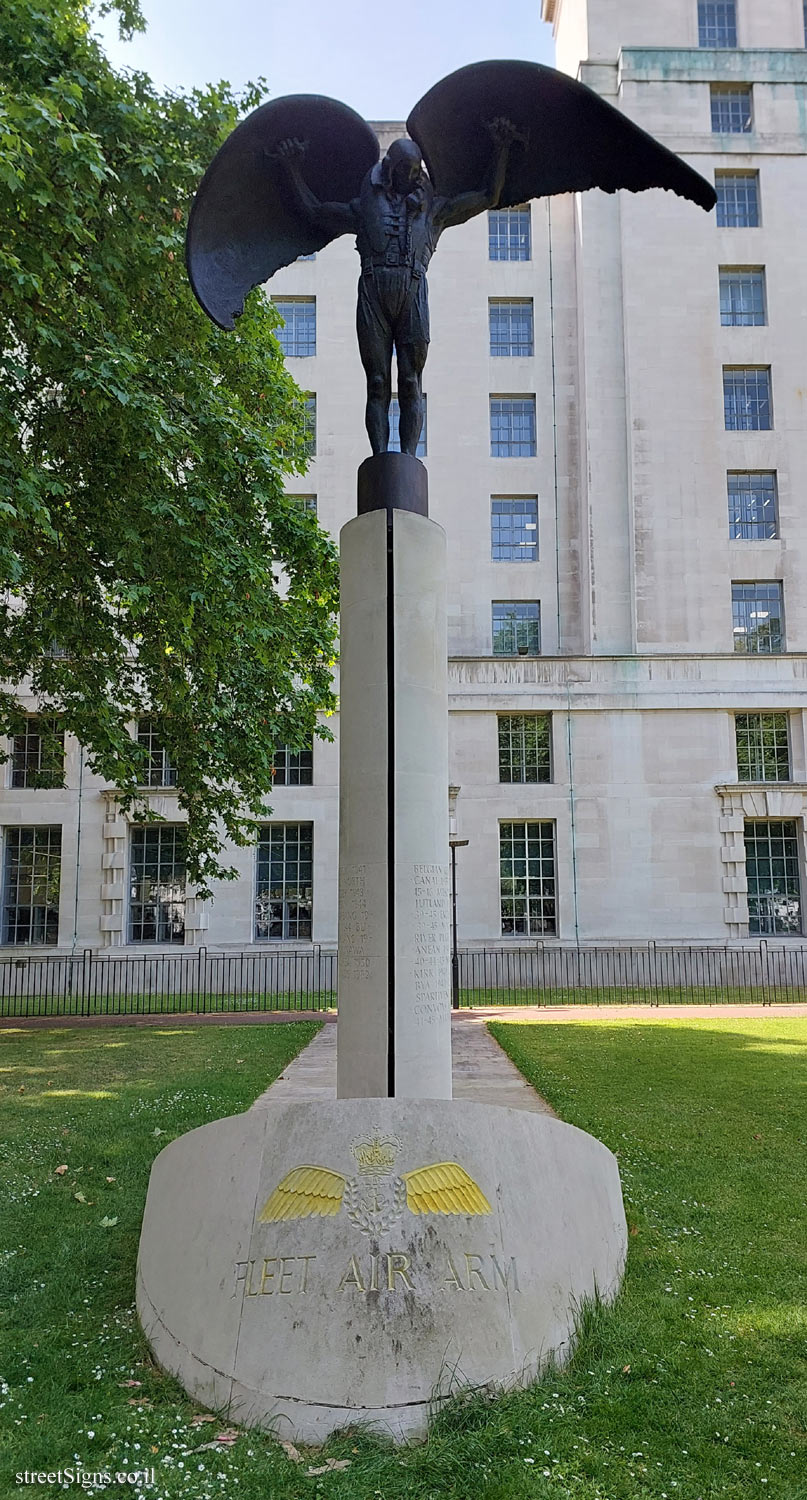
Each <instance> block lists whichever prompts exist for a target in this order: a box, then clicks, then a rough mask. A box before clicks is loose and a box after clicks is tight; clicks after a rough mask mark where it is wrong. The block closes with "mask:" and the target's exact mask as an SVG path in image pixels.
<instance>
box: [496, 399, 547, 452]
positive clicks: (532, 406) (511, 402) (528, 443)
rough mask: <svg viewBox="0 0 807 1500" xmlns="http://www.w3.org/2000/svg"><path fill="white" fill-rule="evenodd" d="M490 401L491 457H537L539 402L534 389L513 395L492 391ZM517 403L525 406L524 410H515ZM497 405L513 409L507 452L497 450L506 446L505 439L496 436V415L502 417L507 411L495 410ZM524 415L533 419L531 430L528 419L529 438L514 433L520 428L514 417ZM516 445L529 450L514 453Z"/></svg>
mask: <svg viewBox="0 0 807 1500" xmlns="http://www.w3.org/2000/svg"><path fill="white" fill-rule="evenodd" d="M488 403H489V405H488V412H489V422H490V456H491V458H517V459H520V458H537V456H538V412H537V402H536V397H535V393H534V392H533V391H525V392H524V393H523V394H520V395H512V396H511V395H495V394H493V393H491V394H490V396H489V397H488ZM516 405H518V406H519V407H523V408H524V410H523V411H516V410H515V407H516ZM495 406H496V407H500V408H504V407H506V406H509V407H511V408H512V411H511V414H510V422H509V438H508V440H507V446H508V451H507V452H506V453H503V452H501V451H499V452H497V449H501V448H503V447H504V439H503V438H501V437H496V436H495V428H494V417H499V418H501V417H502V416H504V414H505V413H504V411H503V410H499V411H494V407H495ZM524 415H526V416H527V417H528V418H529V417H530V416H531V419H532V427H531V431H530V424H529V421H528V424H527V431H528V436H527V438H526V439H521V438H516V437H515V436H514V434H515V433H516V432H517V431H518V428H517V427H516V426H515V425H514V419H515V418H517V417H520V416H522V417H523V416H524ZM514 447H515V448H519V449H523V448H526V449H527V452H526V453H524V452H518V453H514V452H512V449H513V448H514Z"/></svg>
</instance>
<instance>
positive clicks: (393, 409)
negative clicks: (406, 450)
mask: <svg viewBox="0 0 807 1500" xmlns="http://www.w3.org/2000/svg"><path fill="white" fill-rule="evenodd" d="M428 413H429V402H428V397H427V395H426V392H425V391H424V392H423V421H422V423H421V427H420V436H419V438H418V443H417V448H416V449H415V458H428V456H429V440H428ZM400 451H401V403H400V401H399V400H398V392H397V391H393V393H392V395H391V396H390V403H389V435H388V437H387V452H388V453H400Z"/></svg>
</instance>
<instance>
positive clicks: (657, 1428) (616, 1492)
mask: <svg viewBox="0 0 807 1500" xmlns="http://www.w3.org/2000/svg"><path fill="white" fill-rule="evenodd" d="M315 1029H316V1028H315V1027H314V1026H311V1025H293V1026H267V1027H265V1028H264V1027H250V1028H249V1029H248V1030H247V1029H246V1028H244V1029H241V1028H237V1027H221V1028H218V1027H210V1026H208V1027H204V1028H203V1027H199V1028H193V1027H190V1028H184V1029H183V1030H182V1031H175V1032H172V1031H171V1029H170V1023H166V1026H165V1027H164V1028H160V1030H159V1031H153V1030H149V1031H148V1032H140V1031H128V1030H123V1029H121V1030H120V1031H110V1030H109V1029H104V1030H103V1031H100V1030H99V1031H92V1030H89V1029H87V1030H78V1029H77V1030H75V1031H63V1030H61V1031H57V1032H53V1031H52V1032H36V1033H23V1032H13V1031H7V1032H5V1033H4V1034H0V1042H2V1047H0V1054H2V1055H0V1068H2V1071H0V1080H2V1082H3V1084H4V1085H5V1087H4V1091H3V1102H2V1116H3V1118H2V1129H0V1137H1V1138H2V1140H3V1142H4V1144H3V1146H2V1148H0V1150H1V1151H2V1162H3V1190H4V1205H3V1212H2V1221H1V1222H2V1226H3V1227H2V1234H1V1235H0V1244H2V1252H0V1264H2V1276H3V1281H4V1288H3V1290H2V1293H1V1294H0V1374H2V1376H3V1377H4V1379H5V1382H7V1386H8V1389H7V1390H6V1389H5V1388H3V1390H2V1393H0V1402H2V1403H4V1404H3V1407H2V1412H0V1500H6V1497H7V1496H8V1497H10V1496H12V1495H20V1494H24V1493H26V1492H27V1491H26V1490H25V1489H23V1488H22V1487H20V1486H18V1485H16V1484H15V1482H14V1475H15V1473H16V1472H18V1471H22V1470H24V1469H26V1468H28V1469H39V1468H45V1469H48V1468H50V1469H53V1468H56V1467H58V1465H59V1464H61V1465H62V1466H64V1465H66V1464H70V1463H71V1462H72V1461H73V1459H74V1455H76V1454H77V1455H79V1457H80V1459H81V1460H82V1461H83V1463H84V1465H85V1467H86V1468H97V1469H113V1470H114V1469H121V1468H127V1469H133V1468H135V1467H145V1466H147V1465H148V1466H151V1465H153V1466H154V1467H155V1470H156V1483H155V1486H154V1488H153V1489H147V1490H143V1491H142V1495H143V1500H157V1497H160V1500H176V1497H180V1496H191V1497H193V1500H197V1497H198V1500H209V1497H218V1496H224V1497H226V1500H233V1497H240V1500H301V1497H308V1496H312V1497H314V1496H317V1495H326V1496H333V1497H334V1500H527V1497H533V1496H534V1497H538V1500H545V1497H546V1500H548V1497H552V1496H554V1497H569V1500H650V1497H652V1500H713V1497H718V1496H720V1497H723V1496H725V1497H730V1500H745V1497H747V1496H754V1497H755V1496H760V1497H761V1496H766V1497H782V1500H807V1274H806V1272H807V1149H805V1148H806V1147H807V1071H806V1064H805V1059H807V1020H802V1019H796V1018H794V1019H792V1020H790V1019H788V1020H779V1019H765V1020H747V1021H746V1020H735V1019H732V1020H727V1021H723V1020H718V1019H708V1020H692V1021H681V1020H674V1021H673V1020H670V1019H667V1018H663V1017H661V1018H659V1019H653V1020H650V1019H649V1018H648V1020H647V1021H640V1022H636V1021H616V1020H611V1021H609V1020H608V1019H607V1018H604V1017H602V1016H597V1017H592V1018H591V1020H588V1019H586V1020H585V1021H582V1022H580V1023H579V1024H578V1023H567V1024H564V1025H552V1024H550V1023H544V1024H541V1025H540V1026H539V1025H530V1024H529V1023H527V1024H518V1023H497V1024H496V1025H495V1026H494V1027H493V1028H492V1029H493V1030H494V1033H495V1034H496V1035H497V1037H498V1038H499V1039H500V1040H501V1041H502V1042H503V1043H504V1045H505V1046H506V1047H507V1049H508V1051H510V1052H511V1055H512V1056H513V1058H514V1060H515V1061H516V1062H517V1063H518V1065H519V1067H520V1068H521V1069H522V1070H523V1072H524V1073H525V1074H526V1075H527V1076H528V1077H529V1078H530V1079H531V1080H532V1081H533V1082H535V1083H536V1084H537V1086H538V1087H539V1088H540V1090H541V1092H542V1093H544V1094H545V1095H546V1096H547V1097H548V1098H549V1099H550V1101H551V1102H552V1103H553V1104H554V1106H555V1107H556V1109H557V1110H558V1112H559V1113H560V1114H561V1115H562V1117H563V1118H564V1119H567V1120H570V1121H571V1122H572V1123H574V1124H576V1125H580V1126H582V1127H583V1128H584V1129H587V1130H590V1131H592V1132H593V1133H594V1134H596V1135H598V1136H600V1138H601V1139H603V1140H604V1141H606V1143H607V1144H608V1145H609V1146H611V1147H612V1149H614V1150H617V1151H618V1153H619V1161H620V1166H621V1170H622V1174H623V1186H624V1190H625V1195H626V1202H627V1210H628V1218H629V1223H630V1227H631V1238H630V1255H629V1262H628V1272H627V1276H626V1281H625V1286H624V1290H623V1293H622V1295H621V1297H620V1300H619V1302H618V1304H617V1307H616V1308H615V1309H614V1310H612V1311H611V1312H609V1313H605V1314H603V1313H599V1314H596V1315H593V1316H591V1317H589V1318H588V1320H587V1322H586V1326H585V1328H584V1331H583V1335H582V1339H581V1342H580V1345H579V1347H578V1352H577V1356H576V1358H575V1360H574V1362H573V1364H572V1366H571V1368H570V1369H569V1370H568V1371H567V1372H566V1373H564V1374H562V1375H560V1374H554V1375H551V1376H550V1377H548V1378H547V1379H546V1380H544V1381H543V1382H542V1383H541V1384H540V1385H537V1386H535V1387H534V1388H533V1389H532V1390H530V1391H528V1392H519V1393H514V1394H512V1395H509V1396H506V1397H504V1398H503V1399H501V1400H499V1401H497V1402H495V1403H493V1404H491V1403H489V1402H487V1401H485V1400H484V1399H482V1398H479V1397H477V1398H471V1399H469V1400H468V1401H465V1402H458V1403H456V1404H455V1405H454V1406H453V1407H451V1408H449V1409H447V1410H446V1411H444V1412H443V1414H442V1415H441V1417H440V1418H439V1420H438V1422H437V1424H436V1425H435V1428H434V1429H433V1433H432V1436H431V1438H430V1440H429V1442H428V1443H426V1444H424V1445H422V1446H420V1447H416V1448H411V1449H408V1450H398V1451H394V1450H390V1449H389V1448H387V1447H385V1446H384V1444H383V1443H381V1442H380V1441H378V1440H377V1439H374V1438H372V1437H369V1436H367V1435H357V1434H355V1433H352V1434H350V1433H348V1434H346V1435H344V1436H342V1437H339V1438H338V1439H335V1440H333V1441H332V1442H331V1443H330V1444H329V1445H328V1447H327V1449H326V1450H324V1455H320V1456H317V1457H316V1458H314V1459H313V1460H308V1459H307V1461H306V1463H305V1464H302V1465H295V1464H292V1463H290V1462H289V1460H288V1459H287V1458H286V1456H285V1454H284V1453H283V1451H282V1449H280V1447H279V1446H278V1445H277V1444H276V1443H275V1442H274V1441H273V1440H272V1439H271V1438H269V1437H268V1436H266V1435H260V1434H256V1433H244V1434H242V1435H241V1436H239V1437H238V1438H237V1440H236V1441H235V1442H233V1443H232V1444H231V1445H230V1446H225V1447H221V1448H218V1449H215V1450H211V1449H209V1448H205V1447H203V1445H204V1444H206V1443H209V1442H210V1441H211V1439H212V1438H213V1437H215V1435H216V1434H217V1433H218V1432H219V1431H221V1430H222V1425H223V1424H219V1423H205V1422H203V1423H198V1424H197V1425H194V1421H193V1419H194V1414H196V1415H199V1413H198V1411H197V1408H195V1407H194V1406H193V1404H192V1403H190V1402H189V1401H188V1400H187V1399H186V1398H185V1397H184V1395H183V1394H182V1392H181V1391H180V1389H179V1387H178V1386H177V1385H176V1384H175V1382H174V1381H172V1380H170V1379H169V1378H167V1377H165V1376H162V1375H160V1373H159V1372H158V1371H156V1370H155V1369H154V1367H153V1365H152V1364H151V1362H150V1360H149V1358H148V1355H147V1352H146V1349H145V1345H144V1343H143V1340H142V1338H141V1337H140V1334H139V1331H138V1328H137V1324H136V1319H135V1317H134V1310H133V1278H134V1261H135V1254H136V1248H137V1236H138V1230H139V1223H140V1215H141V1212H142V1205H143V1200H144V1196H145V1189H146V1183H147V1178H148V1171H149V1166H150V1163H151V1161H152V1159H153V1157H154V1155H155V1154H156V1152H157V1151H158V1150H159V1149H160V1148H161V1147H162V1146H163V1145H164V1144H166V1141H167V1140H169V1139H170V1138H171V1137H172V1136H174V1135H177V1134H179V1133H181V1132H182V1131H184V1130H188V1129H190V1128H191V1127H192V1126H194V1125H197V1124H201V1123H204V1122H205V1121H206V1120H209V1119H213V1118H215V1117H216V1116H218V1115H223V1114H227V1113H232V1112H233V1111H236V1110H238V1109H241V1108H244V1107H245V1106H246V1105H247V1104H248V1103H250V1102H251V1100H252V1099H253V1098H254V1097H255V1096H256V1095H257V1094H258V1093H259V1092H260V1091H261V1089H262V1088H264V1087H265V1086H266V1084H267V1083H268V1082H269V1080H270V1079H271V1077H273V1076H274V1075H275V1074H276V1073H277V1072H278V1071H279V1070H280V1069H281V1068H282V1066H283V1064H284V1063H285V1062H286V1061H287V1060H288V1058H289V1057H290V1056H291V1055H292V1054H293V1052H294V1051H295V1050H296V1049H297V1047H298V1046H299V1045H301V1043H302V1041H304V1040H306V1039H307V1038H308V1037H309V1036H311V1035H312V1034H313V1032H314V1030H315ZM20 1089H24V1092H18V1091H19V1090H20ZM156 1132H162V1134H157V1133H156ZM62 1164H67V1166H68V1171H67V1172H66V1173H64V1174H62V1175H55V1168H56V1167H57V1166H60V1165H62ZM110 1177H111V1178H114V1181H112V1182H109V1181H107V1179H108V1178H110ZM77 1193H80V1194H81V1195H82V1197H81V1198H77V1197H76V1194H77ZM82 1199H83V1201H82ZM104 1219H106V1220H107V1221H109V1220H116V1221H117V1222H114V1223H107V1224H106V1225H104V1224H103V1223H102V1220H104ZM131 1381H139V1382H140V1384H139V1385H137V1386H134V1385H131V1384H127V1383H126V1382H131ZM326 1456H331V1457H334V1458H339V1459H347V1460H349V1461H350V1467H349V1468H347V1469H345V1470H341V1471H330V1472H328V1473H326V1474H323V1475H321V1476H312V1477H308V1475H307V1473H306V1468H307V1464H308V1462H309V1461H312V1462H313V1463H315V1464H321V1463H322V1462H323V1461H324V1457H326ZM40 1492H41V1491H40ZM48 1492H50V1491H49V1490H46V1491H45V1493H48ZM72 1493H79V1491H78V1490H77V1489H74V1490H73V1491H72ZM84 1493H86V1491H85V1492H84ZM98 1493H100V1491H98ZM104 1493H106V1494H116V1493H120V1494H132V1495H135V1494H137V1493H138V1490H137V1489H136V1488H129V1487H127V1488H126V1489H124V1490H118V1489H116V1488H115V1487H112V1488H111V1489H108V1490H106V1491H104Z"/></svg>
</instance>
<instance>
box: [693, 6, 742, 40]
mask: <svg viewBox="0 0 807 1500" xmlns="http://www.w3.org/2000/svg"><path fill="white" fill-rule="evenodd" d="M698 46H699V47H736V46H737V7H736V4H735V0H705V3H701V4H699V5H698Z"/></svg>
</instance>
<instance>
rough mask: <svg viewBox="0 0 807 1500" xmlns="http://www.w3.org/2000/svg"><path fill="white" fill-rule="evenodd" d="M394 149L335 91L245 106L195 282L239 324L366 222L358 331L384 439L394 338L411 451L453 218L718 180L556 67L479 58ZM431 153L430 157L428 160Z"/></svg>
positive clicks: (196, 255)
mask: <svg viewBox="0 0 807 1500" xmlns="http://www.w3.org/2000/svg"><path fill="white" fill-rule="evenodd" d="M406 126H407V130H408V131H409V136H410V137H411V139H407V138H404V139H402V140H398V141H393V143H392V145H391V146H390V148H389V150H388V152H387V154H386V156H385V157H384V159H383V161H379V159H378V158H379V145H378V141H377V139H376V136H375V134H374V132H373V131H372V130H371V128H370V126H369V125H367V124H366V122H365V121H364V120H362V119H361V116H360V115H357V114H355V113H354V111H353V110H350V109H348V108H347V106H346V105H344V104H339V103H338V102H337V101H336V100H334V99H326V98H321V97H319V96H316V95H305V94H303V95H291V96H288V97H286V98H282V99H277V100H273V101H271V102H270V103H269V104H264V105H262V106H261V108H260V109H257V110H255V111H254V112H253V114H251V115H249V116H248V118H247V119H246V120H244V121H243V122H242V124H241V125H239V126H238V127H237V129H236V130H234V131H233V133H232V135H231V136H230V137H229V138H228V140H227V141H225V143H224V145H223V146H222V148H221V150H220V151H219V153H218V155H217V156H216V157H215V159H214V161H213V163H212V164H211V166H210V167H209V169H208V171H207V172H206V174H205V177H204V178H203V180H202V183H201V185H200V187H199V191H198V193H197V195H196V199H195V201H194V205H193V209H192V212H191V216H190V222H189V225H188V238H187V264H188V273H189V276H190V279H191V285H192V286H193V289H194V292H195V293H196V296H197V298H198V299H199V302H200V303H201V305H202V307H203V308H204V309H205V311H206V312H207V313H208V314H209V316H210V317H211V318H212V319H213V320H214V322H216V323H218V324H219V326H220V327H222V328H232V327H233V326H234V319H235V318H236V317H237V316H238V315H239V313H240V312H241V311H242V310H243V305H244V298H245V296H246V295H247V293H248V292H249V291H250V290H251V289H252V287H254V286H256V285H258V284H259V283H261V282H264V281H267V280H268V279H269V277H270V276H271V275H272V274H273V273H274V272H275V271H276V270H278V269H279V268H280V267H281V266H284V265H289V264H290V263H291V262H292V261H294V260H296V259H297V258H298V257H299V256H300V255H306V254H310V253H311V252H312V251H316V250H319V249H322V248H323V246H325V245H327V244H328V243H329V242H330V241H331V240H332V239H336V238H337V237H338V236H339V235H341V234H351V233H352V234H355V236H356V248H357V250H358V252H359V256H360V258H361V276H360V279H359V300H358V311H357V332H358V340H359V352H360V354H361V359H362V364H363V365H364V370H365V373H366V376H367V411H366V423H367V433H368V436H369V438H370V443H371V446H372V450H373V453H384V452H385V451H386V449H387V444H388V433H389V404H390V398H391V389H392V384H391V368H392V355H393V350H394V352H395V354H396V357H397V361H398V401H399V405H400V438H401V449H402V451H403V452H405V453H411V454H414V453H415V450H416V448H417V442H418V438H419V436H420V429H421V424H422V414H423V397H422V386H421V382H422V375H423V366H424V364H425V361H426V355H427V353H428V347H429V308H428V293H427V286H426V271H427V268H428V265H429V261H430V260H431V257H432V255H433V253H434V250H435V248H436V245H437V241H438V239H439V237H440V235H441V234H442V232H443V230H444V229H448V228H450V227H451V226H452V225H455V224H464V223H465V222H466V220H468V219H471V218H473V217H474V215H475V214H479V213H482V212H484V210H485V209H489V208H497V207H498V208H507V207H510V206H512V205H514V204H518V203H524V202H527V201H528V200H529V199H530V198H538V197H546V196H549V195H550V194H554V193H570V192H580V191H583V190H585V189H586V188H591V187H598V188H602V189H604V191H605V192H615V191H616V190H617V189H619V188H627V189H629V190H630V191H632V192H639V191H642V190H643V189H645V188H650V187H661V188H669V189H671V190H672V191H673V192H676V193H678V194H680V196H681V197H685V198H689V199H691V200H692V201H693V202H695V203H698V204H700V206H701V207H702V208H704V209H710V208H713V207H714V204H715V201H716V198H715V192H714V188H713V187H712V186H711V184H710V183H708V182H706V181H705V179H704V178H703V177H701V176H700V175H699V174H698V173H697V172H695V171H694V170H693V169H692V168H691V167H689V166H687V165H686V163H685V162H683V161H681V159H680V158H679V157H677V156H675V155H674V154H673V153H672V152H671V151H668V150H667V148H666V147H665V146H661V145H660V144H659V143H658V142H657V141H655V140H654V139H653V137H652V136H649V135H648V134H647V133H646V132H645V131H643V130H641V129H640V128H639V126H638V125H635V124H634V123H633V121H632V120H629V119H628V118H627V117H626V116H625V115H623V114H621V113H620V111H619V110H616V109H614V108H613V107H612V106H611V105H610V104H608V103H606V101H605V100H604V99H601V98H600V96H599V94H595V93H594V92H593V90H591V89H589V88H587V87H586V86H585V84H582V83H577V82H575V81H574V80H573V79H571V78H567V77H566V75H565V74H563V73H558V72H556V71H555V70H554V69H553V68H545V67H541V66H539V65H538V64H537V63H528V62H486V63H473V64H471V65H470V66H469V67H467V68H460V69H459V71H458V72H456V73H452V74H450V76H449V77H448V78H445V79H443V81H442V82H441V83H438V84H436V85H435V87H434V88H433V89H430V90H429V92H428V94H426V95H424V97H423V98H422V99H421V100H420V103H419V104H417V105H415V108H414V109H413V111H412V113H411V115H410V116H409V119H408V120H407V122H406ZM424 162H425V170H424Z"/></svg>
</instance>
